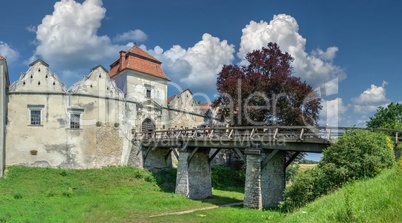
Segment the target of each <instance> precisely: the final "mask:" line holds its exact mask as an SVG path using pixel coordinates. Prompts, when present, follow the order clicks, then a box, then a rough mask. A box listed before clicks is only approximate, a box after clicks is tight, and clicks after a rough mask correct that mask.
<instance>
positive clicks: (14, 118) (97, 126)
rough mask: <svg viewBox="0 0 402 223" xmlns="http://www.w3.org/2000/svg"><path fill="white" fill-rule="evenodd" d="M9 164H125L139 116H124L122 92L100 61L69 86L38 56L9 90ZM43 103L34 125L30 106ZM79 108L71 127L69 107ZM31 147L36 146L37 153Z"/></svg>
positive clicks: (85, 166) (54, 165) (86, 166)
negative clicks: (77, 122)
mask: <svg viewBox="0 0 402 223" xmlns="http://www.w3.org/2000/svg"><path fill="white" fill-rule="evenodd" d="M9 101H10V103H9V109H8V115H9V116H8V119H9V123H8V125H7V133H8V134H7V144H6V153H7V158H6V159H7V160H6V163H7V165H19V164H22V165H29V166H51V167H62V168H95V167H101V166H107V165H125V164H127V161H128V158H129V154H130V148H131V142H130V141H131V138H132V134H131V129H132V126H133V125H135V117H133V118H131V117H126V115H127V114H130V113H131V112H132V111H131V109H133V110H134V111H135V108H136V107H135V105H134V106H129V105H128V106H127V105H126V104H127V103H126V102H125V101H124V98H123V93H122V92H121V91H120V90H119V89H118V88H117V87H116V86H115V84H114V83H113V82H111V80H110V79H109V77H108V75H107V71H106V70H104V69H103V68H102V67H97V68H96V69H93V70H92V71H91V73H90V74H89V75H88V76H87V77H85V78H84V79H83V80H81V81H80V82H77V83H76V84H75V85H73V87H72V88H71V90H70V91H69V92H67V90H66V89H65V86H64V85H63V84H62V83H61V82H59V81H58V79H57V76H55V75H53V74H52V73H51V72H50V70H49V69H48V67H47V66H46V64H44V63H42V62H37V63H35V64H33V65H31V67H30V69H29V70H28V72H27V73H25V74H23V75H22V76H21V78H20V79H19V80H18V81H17V82H16V83H14V84H13V86H12V87H11V91H10V95H9ZM32 107H35V108H39V109H41V123H40V125H31V123H30V109H31V108H32ZM73 112H78V113H80V114H81V120H80V128H79V129H72V128H70V113H73ZM33 151H36V154H34V152H33Z"/></svg>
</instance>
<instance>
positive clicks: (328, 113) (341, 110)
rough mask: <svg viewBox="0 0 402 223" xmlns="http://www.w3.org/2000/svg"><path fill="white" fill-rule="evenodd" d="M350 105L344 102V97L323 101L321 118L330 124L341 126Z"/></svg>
mask: <svg viewBox="0 0 402 223" xmlns="http://www.w3.org/2000/svg"><path fill="white" fill-rule="evenodd" d="M347 109H348V107H347V106H345V105H344V104H343V100H342V98H335V99H333V100H323V101H322V111H321V113H320V116H321V120H322V121H324V122H325V124H328V125H329V126H339V125H340V122H342V121H344V118H343V114H345V112H346V111H347Z"/></svg>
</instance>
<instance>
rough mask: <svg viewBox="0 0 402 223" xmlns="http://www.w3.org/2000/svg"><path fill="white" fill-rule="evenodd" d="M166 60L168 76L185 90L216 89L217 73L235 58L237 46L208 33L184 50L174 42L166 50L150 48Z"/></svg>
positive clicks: (165, 67) (163, 60) (209, 92)
mask: <svg viewBox="0 0 402 223" xmlns="http://www.w3.org/2000/svg"><path fill="white" fill-rule="evenodd" d="M150 52H151V53H152V54H154V55H155V57H157V58H158V59H160V60H161V61H162V62H163V66H164V69H165V71H166V72H167V75H168V76H169V77H170V78H171V79H172V81H173V82H176V83H177V84H178V85H180V86H181V87H182V88H183V89H184V88H187V87H191V90H192V92H193V93H205V94H209V95H210V94H213V93H215V92H216V79H217V74H218V73H219V72H220V70H221V69H222V67H223V65H225V64H230V63H231V62H232V61H233V59H234V56H233V54H234V52H235V49H234V46H233V45H231V44H228V42H227V41H226V40H222V41H221V40H220V39H219V38H217V37H213V36H211V35H210V34H208V33H205V34H204V35H203V36H202V40H201V41H199V42H198V43H196V44H195V45H194V46H193V47H190V48H188V49H187V50H186V49H183V48H182V47H181V46H179V45H175V46H173V47H172V48H170V49H169V50H167V51H165V52H164V51H163V49H162V48H161V47H159V46H157V47H155V48H154V49H153V50H151V51H150Z"/></svg>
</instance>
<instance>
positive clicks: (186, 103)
mask: <svg viewBox="0 0 402 223" xmlns="http://www.w3.org/2000/svg"><path fill="white" fill-rule="evenodd" d="M169 108H170V110H169V121H170V125H169V127H171V128H174V127H177V128H181V127H183V128H185V127H187V128H190V129H191V128H193V127H197V126H199V125H202V124H203V123H204V117H203V116H202V113H201V110H200V107H199V106H198V104H197V103H196V102H195V100H194V98H193V94H192V93H191V91H190V90H188V89H187V90H184V91H183V92H181V93H180V94H178V95H176V96H175V97H174V99H173V100H172V101H171V102H170V103H169Z"/></svg>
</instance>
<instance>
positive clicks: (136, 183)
mask: <svg viewBox="0 0 402 223" xmlns="http://www.w3.org/2000/svg"><path fill="white" fill-rule="evenodd" d="M0 188H1V189H0V222H142V221H143V220H142V219H145V220H146V219H147V217H148V216H149V215H152V214H157V213H163V212H171V211H181V210H187V209H188V208H189V207H194V208H199V207H206V206H210V205H211V204H210V203H203V202H199V201H192V200H189V199H186V198H185V197H183V196H179V195H176V194H174V193H167V192H163V191H161V189H160V187H159V186H158V185H157V182H156V180H155V178H154V177H153V175H152V174H151V173H149V172H147V171H144V170H139V169H136V168H131V167H108V168H103V169H98V170H60V169H48V168H28V167H19V166H15V167H10V168H8V173H7V174H6V177H5V178H3V179H1V180H0Z"/></svg>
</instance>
